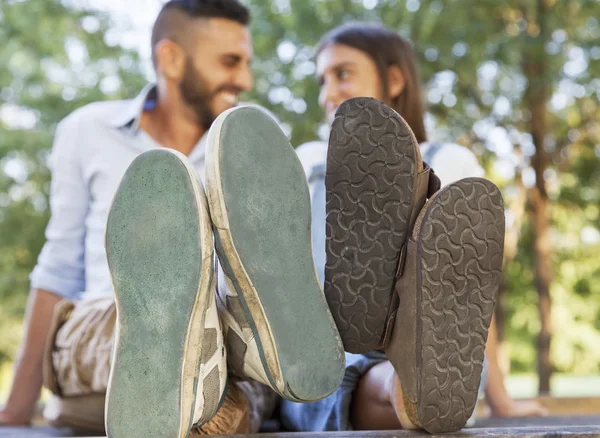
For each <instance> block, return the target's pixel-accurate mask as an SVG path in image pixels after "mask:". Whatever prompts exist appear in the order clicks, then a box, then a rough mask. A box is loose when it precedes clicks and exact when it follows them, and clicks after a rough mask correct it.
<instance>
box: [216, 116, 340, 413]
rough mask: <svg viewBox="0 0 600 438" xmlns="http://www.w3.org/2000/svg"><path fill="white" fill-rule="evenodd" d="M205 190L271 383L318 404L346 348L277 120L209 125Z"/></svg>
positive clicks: (225, 119)
mask: <svg viewBox="0 0 600 438" xmlns="http://www.w3.org/2000/svg"><path fill="white" fill-rule="evenodd" d="M206 178H207V189H208V192H207V195H208V201H209V207H210V213H211V218H212V221H213V225H214V229H215V235H216V241H217V242H216V243H217V245H216V247H217V254H218V255H219V260H220V261H221V264H222V266H223V269H224V270H225V272H226V274H227V275H228V276H229V277H230V279H231V280H232V283H233V284H234V287H235V289H236V291H237V293H238V295H239V297H240V301H241V304H242V309H243V310H244V313H245V315H246V318H247V320H248V322H249V323H250V327H251V329H252V332H253V334H254V338H255V339H256V342H257V345H258V350H259V354H260V359H261V362H262V365H263V367H264V369H265V371H266V375H267V378H268V379H269V382H270V383H271V386H272V388H273V389H274V390H275V391H276V392H278V393H279V394H280V395H282V396H283V397H286V398H288V399H290V400H295V401H315V400H320V399H322V398H324V397H326V396H327V395H329V394H331V393H333V392H334V391H335V390H336V389H337V387H338V386H339V384H340V383H341V381H342V377H343V375H344V363H345V362H344V350H343V346H342V344H341V341H340V338H339V335H338V333H337V329H336V327H335V324H334V321H333V319H332V317H331V314H330V313H329V309H328V307H327V302H326V301H325V297H324V295H323V291H322V288H321V286H320V284H319V280H318V277H317V273H316V269H315V266H314V260H313V255H312V248H311V246H312V243H311V217H310V211H311V210H310V197H309V192H308V184H307V182H306V176H305V174H304V171H303V169H302V166H301V164H300V161H299V160H298V157H297V156H296V154H295V152H294V150H293V148H292V147H291V145H290V144H289V142H288V139H287V138H286V137H285V135H284V134H283V132H282V131H281V129H280V128H279V126H278V125H277V124H276V123H275V122H274V121H273V120H272V119H271V117H270V116H268V115H267V114H265V113H264V112H263V111H261V110H259V109H256V108H252V107H241V108H234V109H231V110H228V111H226V112H225V113H223V114H222V115H220V116H219V117H218V118H217V120H216V121H215V122H214V124H213V126H212V127H211V130H210V133H209V138H208V148H207V168H206Z"/></svg>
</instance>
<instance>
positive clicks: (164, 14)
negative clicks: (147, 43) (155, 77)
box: [151, 0, 250, 64]
mask: <svg viewBox="0 0 600 438" xmlns="http://www.w3.org/2000/svg"><path fill="white" fill-rule="evenodd" d="M195 18H225V19H228V20H232V21H235V22H237V23H240V24H242V25H244V26H247V25H248V24H249V23H250V11H249V10H248V8H247V7H246V6H244V5H243V4H242V3H240V2H239V1H237V0H171V1H169V2H167V3H165V5H164V6H163V7H162V9H161V11H160V13H159V14H158V17H157V18H156V21H155V22H154V27H153V28H152V41H151V44H152V61H153V62H154V63H155V64H156V60H155V59H154V48H155V47H156V44H158V42H159V41H161V40H163V39H170V40H173V41H175V42H177V43H179V44H181V43H184V41H182V39H183V37H182V35H183V34H184V32H185V30H186V27H187V24H188V23H186V21H187V20H193V19H195Z"/></svg>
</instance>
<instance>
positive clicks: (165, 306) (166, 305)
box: [106, 149, 227, 438]
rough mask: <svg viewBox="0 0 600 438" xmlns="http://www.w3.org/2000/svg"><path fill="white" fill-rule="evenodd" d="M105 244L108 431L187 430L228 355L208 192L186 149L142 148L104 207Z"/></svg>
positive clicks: (207, 407) (208, 400) (207, 405)
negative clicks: (112, 329)
mask: <svg viewBox="0 0 600 438" xmlns="http://www.w3.org/2000/svg"><path fill="white" fill-rule="evenodd" d="M106 251H107V256H108V263H109V267H110V273H111V277H112V282H113V286H114V292H115V298H116V307H117V325H116V327H117V328H116V339H115V347H114V352H113V354H114V356H113V361H112V366H111V372H110V380H109V385H108V390H107V399H106V431H107V434H108V436H109V437H115V438H119V437H126V438H129V437H133V436H152V437H168V438H173V437H181V438H182V437H186V436H187V435H188V432H189V430H190V428H191V426H192V424H199V425H202V424H203V423H205V422H207V421H208V420H210V419H211V418H212V417H213V416H214V414H215V413H216V411H217V409H218V406H219V403H220V400H221V399H222V397H223V394H224V393H225V386H226V381H227V366H226V355H225V349H224V346H223V336H222V332H221V326H220V321H219V317H218V312H217V308H216V302H215V283H216V282H215V279H216V277H215V275H214V246H213V235H212V230H211V225H210V220H209V218H208V211H207V206H206V198H205V195H204V191H203V188H202V185H201V184H200V182H199V181H198V179H197V177H196V173H195V171H194V169H193V168H192V167H190V165H189V164H188V161H187V159H186V157H185V156H184V155H182V154H180V153H177V152H174V151H170V150H167V149H161V150H152V151H148V152H145V153H143V154H141V155H140V156H139V157H138V158H136V159H135V160H134V161H133V163H132V164H131V165H130V167H129V168H128V169H127V172H126V173H125V176H124V178H123V180H122V182H121V184H120V186H119V189H118V191H117V193H116V195H115V197H114V200H113V203H112V206H111V208H110V212H109V216H108V223H107V230H106Z"/></svg>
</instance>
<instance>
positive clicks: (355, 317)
mask: <svg viewBox="0 0 600 438" xmlns="http://www.w3.org/2000/svg"><path fill="white" fill-rule="evenodd" d="M325 186H326V200H327V204H326V210H327V228H326V235H327V242H326V253H327V263H326V266H325V295H326V297H327V301H328V303H329V307H330V309H331V312H332V314H333V318H334V319H335V322H336V324H337V327H338V329H339V331H340V336H341V337H342V341H343V343H344V347H345V349H346V351H348V352H351V353H366V352H369V351H373V350H377V349H381V348H383V347H384V346H385V345H386V343H387V340H388V339H389V335H390V333H391V329H392V327H393V323H394V317H395V311H396V309H397V307H398V301H397V297H396V296H395V294H394V285H395V283H396V274H397V269H398V266H399V264H400V260H401V259H402V258H403V257H404V255H405V253H406V243H407V238H408V236H409V234H410V230H411V229H412V227H413V224H414V222H415V220H416V218H417V216H418V214H419V212H420V210H421V207H423V205H424V204H425V201H426V199H427V196H428V195H431V194H432V193H433V192H435V191H436V190H437V189H438V188H439V186H440V183H439V179H438V178H437V177H436V176H435V174H433V172H432V171H431V169H429V167H428V166H427V165H426V164H425V163H423V161H422V159H421V154H420V152H419V145H418V143H417V140H416V139H415V136H414V134H413V132H412V130H411V129H410V127H409V126H408V124H407V123H406V122H405V121H404V119H402V117H400V115H398V113H397V112H396V111H394V110H393V109H391V108H389V107H388V106H387V105H385V104H383V103H382V102H380V101H378V100H375V99H371V98H365V97H360V98H354V99H350V100H347V101H346V102H344V103H342V104H341V105H340V107H339V108H338V110H337V113H336V116H335V120H334V122H333V125H332V128H331V135H330V138H329V148H328V151H327V171H326V175H325Z"/></svg>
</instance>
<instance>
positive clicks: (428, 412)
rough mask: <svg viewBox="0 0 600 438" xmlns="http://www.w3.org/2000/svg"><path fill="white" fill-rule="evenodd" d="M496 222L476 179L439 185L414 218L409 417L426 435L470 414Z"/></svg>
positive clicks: (491, 194)
mask: <svg viewBox="0 0 600 438" xmlns="http://www.w3.org/2000/svg"><path fill="white" fill-rule="evenodd" d="M504 224H505V219H504V204H503V200H502V196H501V194H500V191H499V190H498V188H497V187H496V186H495V185H494V184H492V183H491V182H489V181H487V180H484V179H481V178H467V179H464V180H461V181H459V182H457V183H453V184H450V185H449V186H446V187H445V188H443V189H442V190H441V191H440V192H438V193H437V194H436V195H434V196H433V197H432V199H431V200H430V201H429V202H428V203H427V205H426V206H425V207H424V209H423V211H422V213H421V214H420V217H419V218H418V219H417V224H416V225H415V229H414V232H413V237H414V238H415V240H416V242H417V244H418V247H417V248H418V249H417V254H418V255H417V257H418V258H417V273H418V274H417V283H418V284H417V293H418V298H417V302H418V301H419V300H420V305H418V307H417V324H418V325H417V350H416V351H417V369H419V370H420V374H419V376H418V383H417V388H419V389H418V401H417V413H418V417H419V422H420V423H421V424H422V425H423V427H424V428H425V429H426V430H427V431H428V432H431V433H438V432H453V431H456V430H459V429H461V428H462V427H464V425H465V424H466V422H467V420H468V419H469V418H470V416H471V414H472V412H473V409H474V408H475V404H476V402H477V394H478V389H479V384H480V379H481V372H482V369H483V360H484V351H485V344H486V341H487V335H488V329H489V326H490V322H491V318H492V314H493V312H494V306H495V302H496V296H497V293H498V285H499V281H500V275H501V271H502V257H503V251H504V226H505V225H504ZM400 305H402V298H401V299H400ZM419 344H420V345H419Z"/></svg>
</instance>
